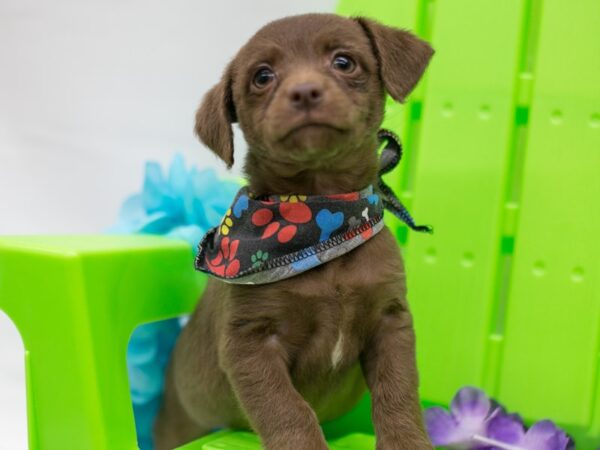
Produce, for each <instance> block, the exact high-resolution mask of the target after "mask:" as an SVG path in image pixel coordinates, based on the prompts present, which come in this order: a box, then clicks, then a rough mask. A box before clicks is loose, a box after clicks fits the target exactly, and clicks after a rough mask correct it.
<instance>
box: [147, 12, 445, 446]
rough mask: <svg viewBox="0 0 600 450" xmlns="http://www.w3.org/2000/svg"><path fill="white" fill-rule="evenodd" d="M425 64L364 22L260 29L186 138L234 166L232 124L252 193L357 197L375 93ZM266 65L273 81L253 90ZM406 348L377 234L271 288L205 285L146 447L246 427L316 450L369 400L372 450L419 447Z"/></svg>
mask: <svg viewBox="0 0 600 450" xmlns="http://www.w3.org/2000/svg"><path fill="white" fill-rule="evenodd" d="M432 53H433V51H432V50H431V48H430V47H429V46H428V45H427V44H426V43H425V42H423V41H421V40H419V39H418V38H416V37H414V36H413V35H411V34H410V33H408V32H406V31H401V30H397V29H393V28H390V27H385V26H383V25H380V24H378V23H376V22H374V21H372V20H367V19H362V18H359V19H346V18H342V17H338V16H335V15H331V14H310V15H304V16H295V17H289V18H285V19H282V20H279V21H275V22H272V23H270V24H268V25H267V26H265V27H264V28H262V29H261V30H260V31H259V32H258V33H257V34H256V35H255V36H253V37H252V38H251V39H250V41H249V42H248V43H247V44H246V45H245V46H244V47H242V49H241V50H240V51H239V53H238V54H237V56H236V57H235V58H234V59H233V61H232V62H231V63H230V64H229V66H228V67H227V69H226V70H225V72H224V75H223V77H222V79H221V82H220V83H218V84H217V85H216V86H215V87H214V88H213V89H212V90H211V91H209V92H208V93H207V95H206V96H205V98H204V100H203V103H202V105H201V107H200V108H199V110H198V113H197V116H196V119H197V124H196V132H197V133H198V135H199V137H200V138H201V139H202V141H203V142H204V143H205V144H206V145H207V146H209V147H210V148H211V149H212V150H213V151H214V152H215V153H216V154H217V155H218V156H220V157H221V158H222V159H223V160H224V161H225V162H226V163H227V164H228V165H231V164H233V138H232V136H233V134H232V133H233V132H232V129H231V124H232V123H233V122H235V121H239V124H240V127H241V129H242V131H243V132H244V136H245V138H246V140H247V142H248V145H249V150H248V155H247V159H246V164H245V170H246V174H247V176H248V180H249V183H250V186H251V189H252V190H253V191H254V192H256V193H258V194H264V193H280V194H287V193H303V194H329V193H340V192H350V191H356V190H359V189H361V188H363V187H365V186H366V185H368V184H369V183H373V182H374V181H375V178H376V171H377V155H376V147H377V145H376V132H377V129H378V127H379V126H380V124H381V121H382V117H383V108H384V90H387V91H388V92H389V93H390V95H392V97H393V98H395V99H396V100H403V99H404V98H405V97H406V95H408V93H409V92H410V91H411V89H412V88H413V87H414V85H415V84H416V83H417V81H418V80H419V78H420V77H421V75H422V73H423V71H424V70H425V67H426V65H427V62H428V61H429V58H430V57H431V55H432ZM339 54H343V55H347V56H350V57H351V58H352V59H353V60H355V61H356V63H357V64H356V66H355V68H354V69H353V70H352V71H348V72H343V71H340V70H339V69H338V68H334V67H333V66H332V65H331V61H332V60H333V59H335V57H336V55H339ZM265 66H266V67H269V68H271V69H272V70H273V71H274V73H275V74H276V79H275V80H273V81H272V82H271V83H269V84H268V85H267V86H263V87H259V86H256V85H255V84H253V82H252V80H253V76H254V74H255V73H256V71H257V70H258V69H259V68H260V67H265ZM299 92H300V93H299ZM302 92H304V93H305V94H302V95H305V97H302V96H301V93H302ZM306 92H309V93H310V94H306ZM306 95H311V96H312V97H311V98H312V99H313V100H314V101H313V100H309V97H306ZM298 99H302V101H299V100H298ZM305 100H306V101H305ZM311 102H312V103H311ZM313 103H314V104H313ZM340 336H343V340H342V343H343V344H342V345H341V351H340V352H338V353H337V356H336V357H334V356H333V355H335V352H334V349H335V348H337V347H339V340H340ZM414 347H415V344H414V332H413V327H412V318H411V315H410V312H409V309H408V304H407V302H406V288H405V278H404V267H403V264H402V260H401V257H400V253H399V251H398V248H397V246H396V242H395V240H394V238H393V237H392V235H391V233H390V232H389V231H388V230H387V229H384V230H383V231H381V232H380V233H379V234H378V235H376V236H375V237H373V238H372V239H371V240H370V241H369V242H367V243H366V244H364V245H362V246H360V247H358V248H357V249H355V250H353V251H352V252H350V253H348V254H346V255H344V256H341V257H339V258H337V259H335V260H333V261H331V262H329V263H327V264H325V265H323V266H319V267H317V268H315V269H312V270H310V271H308V272H305V273H302V274H300V275H298V276H295V277H293V278H290V279H286V280H282V281H279V282H276V283H273V284H267V285H259V286H244V285H232V284H226V283H223V282H221V281H218V280H215V279H211V280H209V283H208V286H207V289H206V291H205V293H204V295H203V297H202V300H201V301H200V303H199V305H198V307H197V309H196V311H195V312H194V314H193V315H192V318H191V319H190V322H189V324H188V325H187V326H186V328H185V329H184V330H183V332H182V335H181V337H180V339H179V341H178V343H177V346H176V348H175V351H174V354H173V358H172V361H171V364H170V367H169V371H168V375H167V385H166V392H165V400H164V404H163V407H162V409H161V412H160V414H159V417H158V419H157V422H156V425H155V438H156V444H157V448H158V449H159V450H161V449H170V448H173V447H175V446H177V445H180V444H183V443H185V442H187V441H190V440H192V439H194V438H197V437H199V436H202V435H203V434H206V433H208V432H209V431H210V430H211V429H213V428H215V427H217V426H228V427H235V428H252V429H254V430H255V431H256V432H257V433H258V434H259V435H260V437H261V440H262V442H263V445H264V446H265V448H267V449H269V450H292V449H298V450H305V449H310V450H313V449H314V450H319V449H326V448H327V446H326V443H325V439H324V437H323V433H322V431H321V428H320V426H319V422H321V421H326V420H331V419H334V418H336V417H339V416H340V415H341V414H344V413H345V412H347V411H349V410H350V409H351V408H352V407H353V406H354V405H355V404H356V402H357V401H358V400H359V399H360V398H361V396H362V395H363V393H364V390H365V388H367V387H368V388H369V389H370V390H371V393H372V398H373V422H374V426H375V431H376V434H377V448H378V449H379V450H396V449H410V450H420V449H431V448H432V446H431V444H430V443H429V440H428V439H427V437H426V434H425V432H424V429H423V424H422V418H421V412H420V407H419V401H418V377H417V369H416V363H415V355H414ZM338 350H339V348H338ZM334 361H335V362H334Z"/></svg>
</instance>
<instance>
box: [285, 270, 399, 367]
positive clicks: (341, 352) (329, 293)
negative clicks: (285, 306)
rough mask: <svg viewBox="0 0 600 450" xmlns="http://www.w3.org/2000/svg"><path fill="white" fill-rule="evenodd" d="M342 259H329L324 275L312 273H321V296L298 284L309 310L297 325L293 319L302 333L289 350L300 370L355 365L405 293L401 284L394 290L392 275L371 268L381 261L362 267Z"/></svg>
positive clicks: (290, 318)
mask: <svg viewBox="0 0 600 450" xmlns="http://www.w3.org/2000/svg"><path fill="white" fill-rule="evenodd" d="M340 263H341V264H337V266H336V263H333V264H331V263H330V264H331V265H330V266H329V267H327V266H328V265H326V266H325V267H324V270H323V271H322V273H321V274H319V273H315V274H313V275H314V277H315V280H316V279H319V278H320V280H319V283H318V284H320V286H319V288H317V289H316V291H315V292H316V293H317V295H311V296H310V297H307V296H305V295H303V294H302V290H301V285H299V287H300V290H299V291H298V297H297V299H298V301H299V302H301V303H302V304H303V306H304V308H305V309H306V312H305V315H304V318H305V320H304V322H303V323H297V324H296V325H297V326H293V325H291V324H290V325H291V326H290V329H295V330H296V331H297V333H298V334H297V335H296V336H293V337H292V336H290V338H291V339H290V343H291V344H292V345H291V346H290V355H291V356H292V358H293V361H294V365H295V367H296V370H297V371H299V372H300V373H301V372H307V373H312V374H315V373H331V372H336V371H342V370H343V369H344V368H346V367H349V366H351V365H354V364H355V363H356V362H357V361H358V359H359V356H360V353H361V352H362V350H363V349H364V347H365V345H366V343H367V342H368V339H369V337H370V335H371V334H372V332H373V329H374V327H376V326H377V323H378V321H379V319H380V318H381V316H382V313H383V311H384V310H385V309H386V307H387V305H389V304H391V303H394V302H395V301H396V300H397V295H399V294H400V291H401V289H399V290H394V289H390V285H394V283H391V284H390V283H386V282H385V281H390V280H389V278H391V276H389V277H386V278H387V280H384V279H381V278H379V277H377V276H373V274H370V273H367V272H368V271H371V270H378V267H377V264H373V265H372V267H360V268H359V267H356V266H353V265H347V264H344V262H343V261H340ZM328 272H333V273H334V276H330V275H331V273H328ZM315 280H313V281H315ZM286 320H287V321H291V322H295V321H298V320H299V318H298V316H295V317H294V316H288V317H287V318H286Z"/></svg>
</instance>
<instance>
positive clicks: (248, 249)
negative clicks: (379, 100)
mask: <svg viewBox="0 0 600 450" xmlns="http://www.w3.org/2000/svg"><path fill="white" fill-rule="evenodd" d="M378 138H379V140H380V142H385V143H386V145H385V147H384V149H383V151H382V153H381V157H380V167H379V176H378V184H377V189H375V188H374V187H373V186H372V185H369V186H367V187H366V188H365V189H363V190H361V191H358V192H350V193H344V194H334V195H299V194H294V195H267V196H256V195H254V194H253V193H252V192H250V191H249V189H248V187H243V188H241V189H240V191H239V192H238V193H237V195H236V196H235V199H234V200H233V204H232V206H231V208H229V210H228V211H227V213H226V215H225V217H224V218H223V220H222V221H221V223H220V224H219V225H218V226H216V227H214V228H212V229H210V230H209V231H208V232H207V233H206V235H205V236H204V238H203V239H202V241H201V242H200V245H199V251H198V256H197V257H196V262H195V266H196V269H197V270H199V271H201V272H205V273H208V274H210V275H213V276H215V277H217V278H220V279H222V280H224V281H227V282H229V283H236V284H265V283H271V282H274V281H278V280H283V279H285V278H289V277H292V276H294V275H298V274H299V273H302V272H305V271H307V270H309V269H312V268H314V267H316V266H318V265H321V264H324V263H326V262H328V261H331V260H332V259H334V258H337V257H339V256H341V255H343V254H346V253H348V252H349V251H351V250H352V249H354V248H356V247H358V246H359V245H361V244H362V243H364V242H366V241H368V240H369V239H370V238H372V237H373V236H374V235H375V234H377V233H378V232H379V231H381V229H382V228H383V226H384V224H383V211H384V208H385V209H388V210H390V211H391V212H392V213H393V214H394V215H395V216H397V217H398V218H400V219H401V220H403V221H404V222H405V223H406V224H407V225H408V226H409V227H410V228H411V229H413V230H415V231H425V232H432V229H431V227H428V226H418V225H415V223H414V220H413V219H412V217H411V216H410V214H409V213H408V211H407V210H406V208H405V207H404V206H403V205H402V203H401V202H400V200H399V199H398V198H397V197H396V196H395V194H394V193H393V191H392V190H391V189H390V187H389V186H388V185H387V184H385V182H384V181H383V180H382V179H381V176H382V175H384V174H386V173H388V172H390V171H391V170H392V169H393V168H394V167H396V165H397V164H398V163H399V162H400V159H401V157H402V147H401V145H400V143H399V140H398V138H397V137H396V135H394V134H393V133H392V132H390V131H387V130H381V131H379V133H378Z"/></svg>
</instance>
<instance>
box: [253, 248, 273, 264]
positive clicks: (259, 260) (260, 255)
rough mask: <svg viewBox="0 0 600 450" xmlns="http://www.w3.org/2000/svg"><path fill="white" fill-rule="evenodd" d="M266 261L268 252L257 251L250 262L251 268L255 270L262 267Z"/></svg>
mask: <svg viewBox="0 0 600 450" xmlns="http://www.w3.org/2000/svg"><path fill="white" fill-rule="evenodd" d="M267 259H269V252H263V251H262V250H259V251H257V252H256V253H255V254H254V255H252V257H251V258H250V260H251V261H252V267H253V268H257V267H260V266H262V265H263V264H264V263H265V262H266V261H267Z"/></svg>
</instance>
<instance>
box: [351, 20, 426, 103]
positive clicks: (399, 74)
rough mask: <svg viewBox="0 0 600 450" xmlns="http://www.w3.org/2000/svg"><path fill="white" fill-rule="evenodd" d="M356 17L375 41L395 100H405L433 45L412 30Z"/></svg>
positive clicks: (382, 71)
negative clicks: (410, 31) (411, 31)
mask: <svg viewBox="0 0 600 450" xmlns="http://www.w3.org/2000/svg"><path fill="white" fill-rule="evenodd" d="M354 20H355V21H356V22H358V24H359V25H360V26H361V27H362V28H363V30H364V31H365V33H366V35H367V37H368V38H369V41H371V47H372V48H373V53H374V54H375V57H376V58H377V62H378V64H379V75H380V77H381V80H382V81H383V85H384V87H385V89H386V90H387V92H388V93H389V94H390V95H391V96H392V98H393V99H394V100H396V101H398V102H402V101H404V99H405V98H406V96H407V95H408V94H409V93H410V92H411V91H412V90H413V88H414V87H415V85H416V84H417V82H418V81H419V79H420V78H421V76H422V75H423V72H424V71H425V68H426V67H427V64H428V63H429V60H430V59H431V57H432V56H433V49H432V48H431V46H430V45H429V44H428V43H427V42H425V41H423V40H421V39H419V38H418V37H416V36H415V35H413V34H412V33H409V32H408V31H404V30H400V29H398V28H392V27H388V26H386V25H382V24H380V23H378V22H375V21H374V20H371V19H365V18H364V17H355V18H354Z"/></svg>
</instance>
